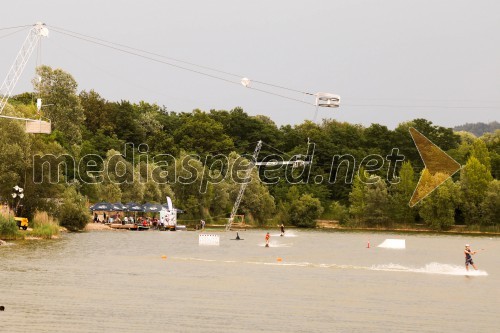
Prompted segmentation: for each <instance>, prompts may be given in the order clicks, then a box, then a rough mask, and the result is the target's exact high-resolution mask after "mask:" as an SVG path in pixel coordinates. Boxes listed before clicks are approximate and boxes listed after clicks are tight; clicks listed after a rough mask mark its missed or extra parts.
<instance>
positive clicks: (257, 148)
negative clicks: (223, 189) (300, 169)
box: [226, 141, 262, 231]
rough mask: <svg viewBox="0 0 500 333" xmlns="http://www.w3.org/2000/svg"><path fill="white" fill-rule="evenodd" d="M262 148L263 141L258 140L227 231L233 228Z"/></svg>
mask: <svg viewBox="0 0 500 333" xmlns="http://www.w3.org/2000/svg"><path fill="white" fill-rule="evenodd" d="M261 148H262V141H259V142H257V146H256V147H255V150H254V152H253V155H252V160H251V161H250V164H249V166H248V169H247V174H246V175H245V180H244V181H243V183H242V184H241V187H240V192H239V193H238V196H237V197H236V201H235V202H234V206H233V210H232V211H231V216H230V217H229V221H228V222H227V224H226V231H229V230H230V229H231V225H232V224H233V221H234V216H235V215H236V213H237V212H238V208H239V207H240V203H241V199H242V198H243V194H244V193H245V189H246V188H247V185H248V183H249V182H250V180H251V179H250V178H251V174H252V169H253V167H254V166H255V163H256V161H257V156H259V152H260V149H261Z"/></svg>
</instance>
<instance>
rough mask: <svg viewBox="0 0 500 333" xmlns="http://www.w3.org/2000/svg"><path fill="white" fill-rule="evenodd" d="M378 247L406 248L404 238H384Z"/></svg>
mask: <svg viewBox="0 0 500 333" xmlns="http://www.w3.org/2000/svg"><path fill="white" fill-rule="evenodd" d="M378 247H383V248H386V249H406V240H404V239H389V238H388V239H386V240H385V241H383V242H382V244H380V245H379V246H378Z"/></svg>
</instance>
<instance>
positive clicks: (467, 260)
mask: <svg viewBox="0 0 500 333" xmlns="http://www.w3.org/2000/svg"><path fill="white" fill-rule="evenodd" d="M476 253H477V251H472V250H471V249H470V245H469V244H465V250H464V254H465V269H466V270H469V265H472V267H474V269H475V270H477V267H476V265H475V264H474V261H472V256H473V255H474V254H476Z"/></svg>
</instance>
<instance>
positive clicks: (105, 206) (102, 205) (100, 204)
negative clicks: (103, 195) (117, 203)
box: [90, 202, 113, 212]
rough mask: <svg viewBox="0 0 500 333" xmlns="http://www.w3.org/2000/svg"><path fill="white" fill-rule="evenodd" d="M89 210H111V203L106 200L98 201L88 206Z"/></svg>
mask: <svg viewBox="0 0 500 333" xmlns="http://www.w3.org/2000/svg"><path fill="white" fill-rule="evenodd" d="M90 210H91V211H96V210H100V211H104V212H111V211H112V210H113V205H112V204H110V203H108V202H98V203H96V204H95V205H93V206H91V207H90Z"/></svg>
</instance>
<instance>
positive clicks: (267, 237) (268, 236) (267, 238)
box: [266, 233, 271, 247]
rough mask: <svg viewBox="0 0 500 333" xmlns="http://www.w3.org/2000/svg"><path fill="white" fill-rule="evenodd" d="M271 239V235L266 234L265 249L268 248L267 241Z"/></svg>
mask: <svg viewBox="0 0 500 333" xmlns="http://www.w3.org/2000/svg"><path fill="white" fill-rule="evenodd" d="M270 238H271V235H269V233H267V234H266V247H269V239H270Z"/></svg>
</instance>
